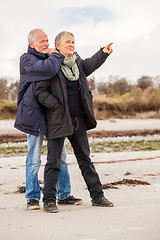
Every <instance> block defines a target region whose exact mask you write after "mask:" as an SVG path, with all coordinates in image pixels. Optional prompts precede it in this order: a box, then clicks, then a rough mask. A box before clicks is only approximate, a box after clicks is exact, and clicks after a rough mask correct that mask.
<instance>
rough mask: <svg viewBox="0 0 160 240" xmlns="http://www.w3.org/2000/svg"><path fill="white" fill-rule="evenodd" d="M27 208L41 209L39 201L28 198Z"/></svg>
mask: <svg viewBox="0 0 160 240" xmlns="http://www.w3.org/2000/svg"><path fill="white" fill-rule="evenodd" d="M27 209H28V210H38V209H40V206H39V201H38V200H35V199H28V200H27Z"/></svg>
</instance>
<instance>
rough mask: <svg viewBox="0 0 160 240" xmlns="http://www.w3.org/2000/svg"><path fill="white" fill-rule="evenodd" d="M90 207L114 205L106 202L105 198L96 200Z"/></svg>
mask: <svg viewBox="0 0 160 240" xmlns="http://www.w3.org/2000/svg"><path fill="white" fill-rule="evenodd" d="M92 206H100V207H113V206H114V204H113V203H112V202H110V201H108V200H107V199H106V198H105V197H102V198H100V199H98V200H95V201H92Z"/></svg>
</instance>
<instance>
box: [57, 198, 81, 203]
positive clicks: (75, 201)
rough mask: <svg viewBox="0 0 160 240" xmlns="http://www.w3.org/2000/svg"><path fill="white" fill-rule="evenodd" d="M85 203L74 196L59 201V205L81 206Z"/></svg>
mask: <svg viewBox="0 0 160 240" xmlns="http://www.w3.org/2000/svg"><path fill="white" fill-rule="evenodd" d="M81 203H83V201H82V199H80V198H75V197H73V196H69V197H67V198H65V199H63V200H62V199H58V204H72V205H79V204H81Z"/></svg>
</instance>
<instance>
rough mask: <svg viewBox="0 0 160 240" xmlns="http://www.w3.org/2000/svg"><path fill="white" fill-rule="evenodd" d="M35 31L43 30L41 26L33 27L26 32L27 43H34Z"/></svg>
mask: <svg viewBox="0 0 160 240" xmlns="http://www.w3.org/2000/svg"><path fill="white" fill-rule="evenodd" d="M37 31H41V32H44V31H43V29H41V28H35V29H33V30H32V31H30V33H29V34H28V43H34V33H35V32H37Z"/></svg>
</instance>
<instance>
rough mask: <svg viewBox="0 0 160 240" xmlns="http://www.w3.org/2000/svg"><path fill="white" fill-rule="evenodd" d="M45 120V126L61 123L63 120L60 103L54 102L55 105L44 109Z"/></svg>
mask: <svg viewBox="0 0 160 240" xmlns="http://www.w3.org/2000/svg"><path fill="white" fill-rule="evenodd" d="M46 121H47V127H50V126H52V127H53V126H57V125H62V124H63V122H64V110H63V106H62V105H61V104H56V106H55V107H54V108H53V109H52V110H50V109H47V110H46Z"/></svg>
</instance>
